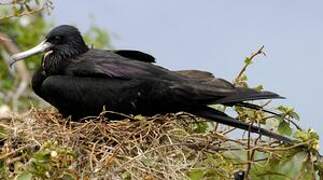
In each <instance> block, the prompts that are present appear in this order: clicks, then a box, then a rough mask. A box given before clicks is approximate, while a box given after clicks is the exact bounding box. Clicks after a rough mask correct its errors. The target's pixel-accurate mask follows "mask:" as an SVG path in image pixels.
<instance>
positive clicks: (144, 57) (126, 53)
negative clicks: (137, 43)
mask: <svg viewBox="0 0 323 180" xmlns="http://www.w3.org/2000/svg"><path fill="white" fill-rule="evenodd" d="M111 51H112V52H113V53H115V54H118V55H119V56H122V57H125V58H128V59H132V60H137V61H142V62H147V63H155V62H156V61H155V58H154V57H153V56H152V55H150V54H147V53H144V52H141V51H136V50H111Z"/></svg>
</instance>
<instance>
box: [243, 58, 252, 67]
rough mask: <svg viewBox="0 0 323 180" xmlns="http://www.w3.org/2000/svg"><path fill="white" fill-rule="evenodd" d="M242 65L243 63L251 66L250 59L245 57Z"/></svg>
mask: <svg viewBox="0 0 323 180" xmlns="http://www.w3.org/2000/svg"><path fill="white" fill-rule="evenodd" d="M244 63H245V64H246V65H250V64H252V59H251V58H249V57H246V59H245V60H244Z"/></svg>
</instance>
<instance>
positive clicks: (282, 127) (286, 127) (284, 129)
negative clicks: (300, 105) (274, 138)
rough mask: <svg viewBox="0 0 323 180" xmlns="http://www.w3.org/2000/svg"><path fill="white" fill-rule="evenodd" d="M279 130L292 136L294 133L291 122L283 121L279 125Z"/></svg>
mask: <svg viewBox="0 0 323 180" xmlns="http://www.w3.org/2000/svg"><path fill="white" fill-rule="evenodd" d="M278 132H279V133H280V134H285V135H288V136H290V135H291V134H292V128H291V127H290V126H289V123H287V122H286V121H282V122H281V123H280V124H279V126H278Z"/></svg>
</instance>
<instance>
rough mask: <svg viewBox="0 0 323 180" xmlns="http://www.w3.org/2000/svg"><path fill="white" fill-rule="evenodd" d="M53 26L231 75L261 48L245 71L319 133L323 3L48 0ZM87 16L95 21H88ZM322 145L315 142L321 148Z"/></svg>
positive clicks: (177, 64) (169, 62) (162, 60)
mask: <svg viewBox="0 0 323 180" xmlns="http://www.w3.org/2000/svg"><path fill="white" fill-rule="evenodd" d="M54 4H55V9H54V11H53V12H52V14H51V16H50V17H49V18H50V19H53V20H54V22H55V24H73V25H77V26H78V27H79V28H80V29H81V31H82V30H83V31H84V30H86V29H87V28H88V27H89V26H90V25H91V24H96V25H99V26H101V27H103V28H105V29H106V30H108V31H109V32H110V34H111V37H112V44H113V45H114V47H115V48H121V49H137V50H142V51H144V52H148V53H150V54H152V55H153V56H155V57H156V58H157V62H158V64H160V65H162V66H164V67H167V68H169V69H174V70H175V69H201V70H207V71H210V72H212V73H214V74H215V75H216V76H219V77H222V78H225V79H227V80H232V79H233V78H234V77H235V76H236V74H237V73H238V71H239V70H240V68H241V66H242V63H243V59H244V58H245V57H246V56H248V55H250V53H251V52H252V51H253V50H255V49H257V48H259V47H260V46H261V45H265V51H266V53H267V57H260V58H258V59H257V60H256V62H255V63H254V64H253V65H252V67H251V68H250V69H249V70H248V71H247V73H248V76H249V80H250V81H249V82H250V84H251V85H256V84H259V83H261V84H263V85H264V87H265V89H266V90H271V91H274V92H277V93H279V94H281V95H282V96H285V97H287V99H286V100H277V101H276V102H277V103H283V104H287V105H290V106H293V107H295V109H296V111H298V112H299V113H300V115H301V125H302V126H303V127H306V128H314V129H315V130H316V131H317V132H319V133H320V136H321V137H323V126H322V125H321V124H322V121H323V110H322V108H321V103H320V101H321V100H323V93H322V92H323V84H322V82H321V81H322V80H321V78H322V76H323V20H322V19H323V11H322V7H323V1H319V0H317V1H314V0H309V1H301V0H294V1H292V0H286V1H282V0H271V1H256V0H246V1H233V0H226V1H219V0H199V1H197V0H196V1H193V0H176V1H174V0H163V1H156V0H136V1H131V0H128V1H126V0H105V1H102V0H101V1H100V0H91V1H64V0H56V1H54ZM91 16H93V17H94V18H91ZM322 145H323V144H322V143H321V147H322Z"/></svg>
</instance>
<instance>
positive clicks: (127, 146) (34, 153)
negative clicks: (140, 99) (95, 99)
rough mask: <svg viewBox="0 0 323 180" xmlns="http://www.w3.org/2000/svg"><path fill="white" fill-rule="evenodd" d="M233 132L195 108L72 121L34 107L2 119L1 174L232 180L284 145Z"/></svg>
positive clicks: (43, 177) (52, 177) (90, 177)
mask: <svg viewBox="0 0 323 180" xmlns="http://www.w3.org/2000/svg"><path fill="white" fill-rule="evenodd" d="M105 113H113V112H105ZM228 132H232V129H228V128H219V127H218V125H217V124H214V123H210V122H207V121H205V120H203V119H199V118H197V117H195V116H193V115H191V114H187V113H177V114H166V115H156V116H153V117H143V116H135V117H128V116H125V119H124V120H122V121H111V120H107V119H106V118H105V117H104V116H98V117H95V118H87V119H85V120H84V122H72V121H70V120H68V119H64V118H62V117H61V116H60V115H59V114H58V113H57V112H55V111H53V110H48V109H47V110H35V109H33V110H31V111H30V112H28V113H25V114H24V115H13V116H12V117H10V118H6V119H2V121H1V122H0V137H1V139H2V141H1V154H0V163H1V164H0V166H1V167H0V173H1V176H2V178H9V179H11V178H13V177H33V178H36V179H37V178H39V179H48V178H50V179H61V178H63V179H80V178H82V179H92V178H96V179H146V180H150V179H187V178H191V179H194V178H196V177H197V178H198V177H202V176H203V177H206V176H208V175H209V176H210V177H219V178H221V179H232V178H233V176H234V175H235V172H239V170H244V172H245V170H246V171H247V172H246V173H248V171H249V170H250V166H251V165H252V164H253V163H254V162H256V161H266V158H262V159H261V158H258V159H257V158H255V157H253V155H254V154H253V153H255V151H257V152H258V151H259V152H264V153H265V152H270V153H271V154H272V155H273V156H275V155H277V157H279V153H276V152H275V149H277V148H284V147H281V145H280V144H279V143H277V142H273V141H269V140H268V139H267V140H266V141H263V140H261V138H260V137H256V138H255V139H251V138H250V134H249V133H246V134H245V135H244V136H242V137H245V136H248V135H249V136H248V137H247V138H236V139H230V138H229V137H228V135H227V133H228ZM236 136H237V134H236ZM287 150H288V149H287ZM236 175H237V174H236Z"/></svg>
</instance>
